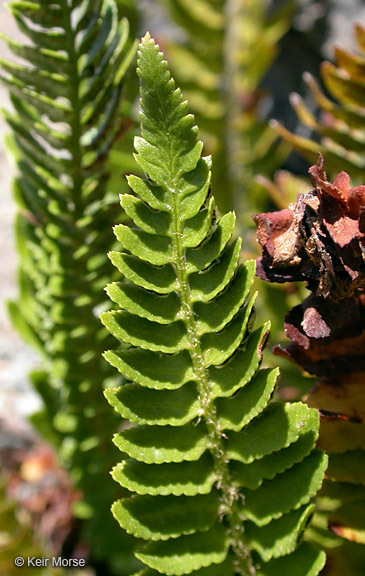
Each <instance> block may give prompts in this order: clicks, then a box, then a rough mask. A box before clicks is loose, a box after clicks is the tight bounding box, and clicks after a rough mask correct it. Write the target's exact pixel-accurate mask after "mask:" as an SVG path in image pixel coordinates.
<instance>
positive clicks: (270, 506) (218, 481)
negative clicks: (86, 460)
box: [101, 34, 326, 576]
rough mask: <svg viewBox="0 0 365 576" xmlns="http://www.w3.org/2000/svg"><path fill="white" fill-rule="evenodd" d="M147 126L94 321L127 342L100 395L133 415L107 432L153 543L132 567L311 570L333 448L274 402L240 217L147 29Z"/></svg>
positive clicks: (140, 533)
mask: <svg viewBox="0 0 365 576" xmlns="http://www.w3.org/2000/svg"><path fill="white" fill-rule="evenodd" d="M139 58H140V59H139V69H138V74H139V76H140V82H141V133H142V134H141V137H137V138H136V140H135V148H136V151H137V154H136V160H137V162H138V164H139V165H140V167H141V168H142V169H143V170H144V171H145V173H146V174H147V175H148V177H147V178H146V179H141V178H139V177H137V176H130V177H129V179H128V180H129V185H130V187H131V189H132V191H133V192H134V194H125V195H122V197H121V204H122V206H123V208H124V210H125V211H126V213H127V214H128V215H129V216H130V218H131V220H132V221H133V222H134V224H135V225H136V227H128V226H124V225H118V226H116V227H115V233H116V236H117V239H118V240H119V242H120V243H121V244H122V246H123V250H122V252H111V253H110V258H111V260H112V262H113V264H114V265H115V266H116V267H117V268H118V270H119V271H120V273H121V274H122V279H121V280H120V281H119V282H114V283H112V284H109V286H108V287H107V292H108V294H109V296H110V298H111V299H112V300H113V301H114V302H115V303H116V304H117V305H118V309H116V310H113V311H106V312H104V313H103V314H102V316H101V318H102V322H103V324H104V325H105V326H106V327H107V328H108V330H109V331H110V332H111V333H112V334H113V335H114V336H115V337H116V338H117V339H119V340H120V341H121V346H120V348H119V349H118V350H112V351H108V352H106V354H105V357H106V359H107V360H108V361H109V362H110V363H111V364H112V365H113V366H115V367H116V368H117V369H118V370H119V372H121V374H122V375H123V376H124V378H125V379H126V383H125V384H124V385H122V386H121V387H119V388H110V389H108V390H107V391H106V392H105V395H106V397H107V399H108V401H109V403H110V404H111V405H112V406H113V407H114V408H115V410H116V411H117V412H118V413H119V414H120V415H121V416H122V417H123V418H125V419H128V420H129V421H130V426H128V427H124V428H122V430H121V431H120V432H119V433H118V434H116V436H115V439H114V441H115V444H116V445H117V446H118V448H119V449H120V450H121V451H122V452H123V460H122V462H121V463H120V464H118V465H117V466H116V467H115V468H114V470H113V477H114V479H115V480H116V481H117V482H119V483H120V484H121V486H122V487H123V488H124V489H128V490H129V491H130V492H132V493H134V494H133V495H132V496H129V497H126V498H122V499H120V500H118V501H117V502H115V503H114V505H113V514H114V516H115V517H116V519H117V520H118V522H119V524H120V525H121V527H122V528H123V529H124V530H125V531H126V532H128V533H129V534H132V535H133V536H135V537H136V538H139V539H142V540H146V541H147V544H146V545H144V546H141V548H140V549H139V550H138V552H137V553H136V556H137V557H138V558H139V559H140V560H141V561H142V562H143V563H144V564H145V565H146V569H145V570H143V571H142V572H139V573H138V575H139V576H157V574H166V575H171V576H179V575H182V574H190V573H193V574H194V575H196V576H208V575H209V576H215V575H217V576H218V575H219V576H233V575H239V576H251V575H255V574H257V575H261V576H274V575H275V576H279V575H280V576H282V575H283V574H290V576H315V575H317V574H318V573H319V571H320V570H321V569H322V567H323V565H324V555H323V553H321V552H318V551H317V550H316V549H315V548H313V547H311V545H309V544H307V543H304V544H302V545H301V546H300V547H299V548H298V547H297V545H298V540H299V538H300V537H301V535H302V533H303V530H304V528H305V526H306V524H307V522H308V521H309V519H310V517H311V515H312V512H313V504H312V503H311V499H312V497H313V496H314V495H315V493H316V492H317V490H318V489H319V488H320V486H321V483H322V478H323V473H324V470H325V468H326V456H325V455H324V454H323V453H322V452H321V451H319V450H317V449H315V448H314V445H315V442H316V438H317V434H318V414H317V411H316V410H313V409H310V408H308V407H307V406H306V405H304V404H301V403H296V404H292V405H289V404H287V405H283V404H278V403H270V399H271V396H272V394H273V391H274V388H275V382H276V378H277V372H278V371H277V369H274V370H271V369H262V370H260V369H259V366H260V362H261V359H262V351H263V348H264V345H265V342H266V340H267V337H268V334H269V323H266V324H264V326H262V327H260V328H257V329H256V330H254V329H253V319H254V312H253V303H254V300H255V296H253V297H252V296H251V297H250V296H249V290H250V286H251V284H252V282H253V278H254V274H255V266H254V262H252V261H249V262H246V263H245V264H239V262H238V261H239V254H240V248H241V241H240V239H233V238H232V235H233V230H234V222H235V218H234V214H233V213H228V214H226V215H225V216H222V217H219V214H218V212H217V210H216V208H215V201H214V198H213V197H212V196H211V195H210V168H211V161H210V159H209V158H207V157H201V152H202V143H201V142H200V141H198V139H197V127H196V126H195V121H194V117H193V116H192V115H191V114H188V112H187V102H186V101H184V100H183V99H182V96H181V92H180V90H179V89H175V83H174V80H173V79H172V78H171V76H170V73H169V71H168V70H167V63H166V62H165V61H164V60H163V55H162V54H161V53H160V52H159V49H158V46H157V45H156V44H155V42H154V41H153V39H151V38H150V36H149V35H148V34H147V36H146V37H145V39H144V40H143V42H142V44H141V46H140V52H139Z"/></svg>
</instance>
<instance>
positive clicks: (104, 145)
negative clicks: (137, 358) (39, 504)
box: [0, 0, 136, 570]
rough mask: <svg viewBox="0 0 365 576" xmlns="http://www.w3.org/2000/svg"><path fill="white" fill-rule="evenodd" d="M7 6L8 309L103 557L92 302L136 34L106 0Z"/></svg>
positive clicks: (106, 494)
mask: <svg viewBox="0 0 365 576" xmlns="http://www.w3.org/2000/svg"><path fill="white" fill-rule="evenodd" d="M9 9H10V11H11V13H12V15H13V16H14V18H15V20H16V22H17V24H18V27H19V28H20V30H21V31H22V32H23V33H24V34H25V35H26V37H27V38H28V41H26V42H25V43H23V42H18V41H15V40H12V39H10V38H7V37H4V36H3V39H4V40H5V42H6V43H7V45H8V47H9V48H10V50H11V52H12V53H13V54H14V55H15V57H17V60H16V61H15V62H14V61H5V60H2V61H1V72H0V75H1V80H2V82H3V83H4V84H5V86H6V87H7V88H8V89H9V91H10V94H11V99H12V103H13V107H14V110H13V111H12V112H8V111H5V112H4V115H5V118H6V120H7V122H8V124H9V126H10V127H11V129H12V134H11V137H8V146H9V148H10V151H11V152H12V153H13V156H14V159H15V162H16V169H17V176H16V179H15V182H14V194H15V199H16V201H17V203H18V218H17V247H18V252H19V256H20V271H19V286H20V296H19V299H18V300H17V301H16V302H13V303H11V304H10V313H11V316H12V318H13V321H14V324H15V325H16V326H17V327H18V328H19V329H20V331H21V332H22V334H23V335H24V337H25V338H26V339H27V341H28V342H30V343H31V344H32V345H33V346H34V347H36V349H37V351H38V352H40V353H41V354H42V356H43V365H44V369H43V370H42V371H41V372H38V373H37V374H36V375H35V380H34V382H35V386H36V388H37V390H38V391H39V392H40V394H41V396H42V398H43V400H44V404H45V409H44V410H43V411H42V412H41V413H39V414H36V415H34V417H33V422H34V424H35V425H36V426H37V427H38V428H39V430H40V431H41V432H42V433H45V434H46V435H47V438H48V439H49V440H52V441H55V442H56V443H58V444H59V453H60V457H61V460H62V462H63V463H64V464H65V465H66V467H67V468H68V469H69V470H70V471H71V474H72V477H73V479H74V481H75V483H76V485H77V486H78V488H80V489H81V490H82V492H83V494H84V497H85V500H84V502H83V503H82V505H80V504H78V509H77V511H76V513H77V515H79V516H82V517H84V518H86V517H88V518H89V517H91V518H90V520H89V521H88V528H87V530H88V538H89V542H90V543H91V547H92V549H93V554H95V556H98V555H99V554H100V555H103V556H104V557H105V556H106V555H109V557H111V556H113V554H114V553H115V551H116V550H117V551H118V553H119V548H120V537H119V535H118V534H117V533H116V532H117V531H116V530H115V528H114V526H113V523H109V515H108V506H109V505H110V504H111V502H112V500H113V489H114V486H113V483H112V482H111V483H110V484H109V485H107V486H106V488H105V489H104V490H100V486H101V485H104V483H105V477H106V475H107V474H108V470H109V469H110V466H111V462H112V461H113V460H114V456H113V454H112V453H111V450H110V449H106V446H108V439H109V437H110V434H111V433H112V432H113V431H115V429H116V424H117V422H116V419H115V418H113V417H112V415H111V414H110V413H109V412H108V411H107V409H106V408H105V406H104V399H103V395H102V392H103V388H104V387H105V386H107V384H108V379H110V378H112V376H113V374H112V372H111V370H108V369H107V367H106V365H105V362H104V361H103V359H102V358H101V352H102V351H103V350H104V349H105V346H106V345H107V344H106V343H107V342H108V334H107V332H106V331H104V330H101V329H100V323H99V321H98V312H100V306H104V307H105V303H104V299H105V298H104V296H103V291H102V288H103V286H104V285H105V278H107V277H110V268H109V267H110V263H109V261H108V259H107V257H106V255H105V252H106V251H108V250H110V249H111V247H112V246H113V243H114V239H113V235H112V233H111V232H109V229H110V227H111V224H112V222H113V221H114V219H115V215H116V213H119V211H120V208H119V207H118V201H117V196H114V197H113V195H110V194H108V186H107V182H108V177H109V172H108V158H109V152H110V149H111V146H112V144H113V142H114V141H115V139H116V137H117V136H118V135H119V132H120V130H121V125H122V116H121V102H122V100H121V95H122V87H123V80H124V76H125V73H126V71H127V69H128V67H129V65H130V63H131V62H132V60H133V58H134V56H135V52H136V45H135V44H134V43H133V41H132V40H131V37H130V33H129V25H128V22H127V20H126V19H123V20H122V21H119V20H118V13H117V8H116V4H115V2H114V0H97V1H90V0H83V1H80V0H71V1H66V0H54V1H52V2H51V3H50V2H46V1H45V0H31V1H26V2H25V1H12V2H11V3H10V4H9ZM19 59H20V60H19ZM113 532H114V534H115V538H114V541H113ZM103 548H104V549H103ZM132 570H133V568H132Z"/></svg>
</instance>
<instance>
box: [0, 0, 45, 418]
mask: <svg viewBox="0 0 365 576" xmlns="http://www.w3.org/2000/svg"><path fill="white" fill-rule="evenodd" d="M0 31H1V32H5V33H6V34H7V35H9V36H11V37H13V38H19V37H20V34H19V32H18V30H17V27H16V25H15V22H14V20H13V19H12V18H11V16H10V15H9V13H8V11H7V10H6V8H5V2H2V1H1V4H0ZM8 55H9V54H8V50H7V49H6V46H5V45H4V43H3V42H1V44H0V56H1V57H7V56H8ZM0 107H9V99H8V96H7V91H6V89H5V88H4V87H3V86H2V85H1V84H0ZM6 129H7V128H6V124H5V122H4V120H3V118H2V117H1V116H0V419H4V420H5V421H6V422H7V423H8V424H10V425H18V421H19V420H20V421H24V417H25V416H26V415H28V414H30V413H32V412H34V410H35V409H37V407H38V406H39V400H38V397H37V396H36V394H35V393H34V392H33V390H32V389H31V388H30V387H29V384H28V381H27V373H28V371H29V369H30V368H31V367H32V366H36V365H37V359H36V357H35V355H34V354H33V352H32V351H31V350H30V348H29V347H28V346H26V345H25V344H24V343H23V341H22V340H21V339H20V337H19V336H18V334H17V333H16V332H15V331H14V330H13V328H12V326H11V324H10V321H9V318H8V315H7V311H6V301H7V300H9V299H12V298H15V297H16V294H17V288H16V254H15V249H14V236H13V223H14V216H15V207H14V203H13V201H12V198H11V178H12V176H11V173H12V170H11V168H10V166H9V162H8V159H7V158H6V157H5V151H4V146H3V137H4V132H5V130H6ZM19 416H20V417H21V418H19ZM19 424H20V422H19Z"/></svg>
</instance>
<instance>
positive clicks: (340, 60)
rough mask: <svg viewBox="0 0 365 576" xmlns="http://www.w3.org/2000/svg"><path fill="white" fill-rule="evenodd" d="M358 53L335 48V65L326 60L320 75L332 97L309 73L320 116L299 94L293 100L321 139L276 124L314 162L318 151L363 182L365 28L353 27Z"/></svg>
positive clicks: (331, 167)
mask: <svg viewBox="0 0 365 576" xmlns="http://www.w3.org/2000/svg"><path fill="white" fill-rule="evenodd" d="M354 32H355V37H356V38H357V41H358V51H359V54H354V53H351V52H349V51H347V50H344V49H341V48H336V50H335V59H336V64H332V63H330V62H323V64H322V68H321V76H322V80H323V83H324V85H325V88H326V89H327V91H328V93H329V95H330V96H331V98H333V99H330V98H328V97H327V96H325V94H324V93H323V92H322V90H321V88H320V87H319V85H318V83H317V82H316V80H315V79H314V78H313V77H312V76H311V75H310V74H306V75H305V77H304V79H305V81H306V83H307V85H308V87H309V89H310V91H311V92H312V95H313V97H314V99H315V101H316V104H317V106H318V109H319V111H320V113H321V116H320V118H319V119H317V118H316V117H315V116H314V115H313V114H312V113H311V112H310V110H308V108H307V107H306V105H305V104H304V102H303V100H302V98H301V97H300V96H299V95H298V94H292V97H291V102H292V105H293V107H294V109H295V111H296V113H297V115H298V117H299V119H300V120H301V121H302V122H303V124H305V125H306V126H308V128H310V129H311V130H312V131H314V133H315V134H316V135H318V137H319V140H320V142H319V143H318V142H315V141H313V140H311V139H309V138H304V137H301V136H297V135H294V134H291V133H290V132H289V131H288V130H286V129H285V128H284V127H283V126H281V125H278V124H275V126H276V128H277V131H278V132H279V134H281V135H282V136H283V137H284V138H285V140H287V141H288V142H289V143H290V144H291V145H292V146H293V147H294V150H296V151H297V152H299V153H300V154H301V155H302V156H304V158H306V159H307V160H308V161H309V162H310V163H311V164H314V163H316V161H317V157H318V151H321V153H322V155H323V157H324V158H325V160H326V166H327V169H328V170H329V171H330V172H332V171H333V172H334V173H337V172H338V169H339V167H341V169H342V170H345V171H346V172H348V173H349V174H350V176H351V178H352V179H353V180H354V181H358V182H359V184H362V183H363V180H364V174H365V152H364V150H365V112H364V101H365V50H364V42H365V27H364V26H361V25H360V24H357V25H355V27H354Z"/></svg>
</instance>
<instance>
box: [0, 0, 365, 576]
mask: <svg viewBox="0 0 365 576" xmlns="http://www.w3.org/2000/svg"><path fill="white" fill-rule="evenodd" d="M116 4H117V7H118V12H119V16H120V17H127V18H128V19H129V22H130V29H131V37H138V36H140V35H142V34H144V32H145V31H146V30H147V29H148V30H149V31H150V32H151V34H152V35H153V36H155V37H156V39H157V40H158V41H159V42H160V45H161V48H162V49H163V50H164V51H165V53H166V57H167V58H168V60H169V65H170V68H171V70H172V72H173V75H174V76H175V78H176V80H177V83H178V84H179V85H180V86H181V87H182V89H183V94H184V96H185V97H186V98H187V99H188V100H189V102H190V108H191V111H192V112H193V113H194V114H195V115H196V118H197V123H198V124H199V126H200V128H201V137H202V138H203V139H204V142H205V149H206V153H210V154H212V155H213V157H214V166H215V169H214V175H213V193H214V195H215V197H216V199H217V202H218V205H219V207H220V209H221V210H222V211H227V210H231V209H235V210H236V211H237V213H238V230H237V232H238V233H243V234H244V240H245V242H244V256H245V257H247V256H250V257H255V256H256V255H257V254H258V250H257V248H256V245H255V234H254V227H253V224H251V218H250V215H251V214H252V213H254V212H263V211H269V210H275V209H281V208H284V207H287V206H288V204H289V203H290V202H292V201H294V200H295V198H296V196H297V194H298V193H300V192H303V191H306V190H309V189H310V184H309V180H308V178H307V176H306V173H307V169H308V166H309V165H310V164H311V163H313V162H314V161H315V160H316V155H317V149H318V150H322V152H323V153H324V155H325V157H326V165H327V166H329V167H330V170H331V172H330V175H331V176H333V175H336V173H337V172H338V171H339V170H341V169H346V170H347V171H348V172H349V174H350V176H351V178H352V179H353V182H354V184H355V183H358V182H360V181H361V178H362V177H363V176H364V173H365V167H364V154H363V151H364V148H365V147H364V131H363V128H364V123H363V115H362V113H361V111H360V112H356V111H354V110H353V109H352V103H351V102H350V103H349V101H348V97H347V95H346V93H345V92H343V91H341V89H340V90H339V89H338V86H337V83H336V82H337V80H338V75H340V77H341V75H343V73H347V72H350V73H353V65H350V64H349V60H348V58H347V56H346V54H347V52H346V50H347V51H348V50H354V48H355V44H356V43H355V38H354V33H353V24H354V23H355V22H356V21H358V22H361V21H362V22H364V21H365V5H364V2H363V0H318V1H316V0H266V1H264V0H138V1H137V0H116ZM4 31H6V30H4ZM334 44H336V45H340V46H341V47H343V48H344V50H337V52H336V53H335V58H334V51H333V47H334ZM325 59H329V60H330V61H331V62H334V61H336V64H333V63H332V64H330V63H325V64H323V60H325ZM355 68H356V61H355ZM134 69H135V65H134V64H133V65H132V66H131V69H130V71H129V75H128V77H127V78H126V81H125V86H124V93H123V96H124V97H123V99H122V101H121V109H120V116H121V117H122V118H123V119H122V121H121V126H120V133H119V135H118V138H117V139H116V141H115V143H114V146H113V148H112V149H111V151H110V154H109V158H108V170H109V173H110V178H109V181H108V197H109V198H113V197H114V198H115V199H116V198H117V196H118V194H120V193H122V192H123V191H124V190H126V189H127V187H126V182H125V178H124V175H125V174H127V173H130V172H135V173H138V170H139V169H138V167H137V165H136V163H135V161H134V159H133V156H132V151H133V137H134V135H135V133H136V124H137V117H138V94H137V82H136V75H135V71H134ZM304 73H306V75H305V77H304V79H303V74H304ZM355 74H356V72H355ZM336 78H337V80H336ZM361 82H362V81H361ZM361 86H363V84H361ZM292 92H294V93H296V94H295V95H294V96H292V97H291V98H289V96H290V94H291V93H292ZM363 94H364V93H363V87H362V88H360V92H359V96H358V100H357V102H355V107H356V105H357V106H358V107H359V108H361V106H362V104H361V102H362V101H361V98H363ZM355 100H356V98H355ZM349 107H350V111H348V108H349ZM345 109H346V110H347V112H344V110H345ZM329 114H332V118H334V119H335V121H334V122H332V124H331V123H328V117H329V116H328V115H329ZM354 114H355V116H356V114H357V116H356V122H355V124H356V123H357V122H359V121H360V122H362V124H361V129H360V130H358V129H357V128H355V130H354V125H353V122H354ZM272 118H274V119H276V121H277V122H276V123H275V124H274V125H273V124H272V123H271V124H270V119H272ZM359 118H360V120H359ZM356 125H357V124H356ZM279 135H280V136H281V138H280V137H279ZM340 161H341V162H342V163H341V164H340ZM343 161H344V162H345V164H344V163H343ZM332 171H333V172H332ZM257 285H258V287H259V289H260V291H261V294H262V298H261V302H264V303H265V305H264V306H261V307H260V308H259V309H258V310H257V315H258V316H259V320H263V319H265V320H266V319H268V318H270V319H271V321H272V337H271V343H272V344H277V343H280V342H282V341H283V340H284V338H285V337H284V333H283V319H284V317H285V314H286V312H287V311H288V310H289V309H290V308H292V307H293V306H294V305H295V304H297V303H298V302H299V301H301V300H302V299H303V297H304V295H305V288H303V287H299V286H293V285H291V286H285V285H284V286H269V285H267V284H265V285H264V284H263V283H262V282H261V281H259V280H258V281H257ZM278 362H279V363H280V366H281V369H282V375H281V389H280V395H281V397H282V398H284V399H286V400H288V399H289V400H291V399H293V400H294V399H296V398H298V397H300V396H302V394H303V392H305V391H307V390H308V388H309V387H310V386H311V383H312V382H313V379H311V378H310V377H308V376H307V375H303V374H302V373H301V372H300V371H299V369H297V368H296V367H295V366H291V365H289V366H288V364H287V362H285V361H282V359H280V360H278V358H273V357H271V356H270V354H268V355H267V357H266V363H267V364H269V365H270V364H275V365H277V364H278ZM35 377H36V376H35ZM0 434H2V432H0ZM110 446H111V444H110ZM1 457H2V459H3V460H5V468H6V461H7V459H8V455H7V453H6V454H4V453H2V454H1ZM5 481H6V484H7V485H8V484H9V482H8V476H6V475H5ZM6 493H7V488H5V487H3V488H2V491H1V494H0V498H1V502H2V503H1V504H0V510H1V512H0V518H2V519H3V518H5V519H6V521H5V524H6V525H9V526H15V525H16V526H17V528H16V529H15V528H14V530H12V534H14V535H18V536H16V537H15V540H14V542H15V544H14V546H15V548H16V549H17V550H18V546H19V549H20V547H21V546H27V547H28V548H29V547H30V548H29V549H31V550H33V548H32V547H33V546H35V547H36V549H37V550H38V549H39V550H41V551H42V550H43V548H42V547H43V545H44V542H43V541H42V538H38V537H37V536H34V534H32V527H31V525H30V524H31V522H29V520H27V521H25V522H24V519H23V517H22V514H21V512H20V513H19V512H17V508H16V507H15V504H14V502H16V500H17V495H16V493H15V494H12V500H11V501H10V500H9V499H5V495H6ZM9 502H10V503H9ZM18 505H19V506H20V508H21V507H22V506H21V503H18ZM70 507H71V505H70ZM68 513H69V511H68V512H67V513H66V512H65V514H68ZM4 515H5V516H4ZM85 521H87V520H85ZM7 523H8V524H7ZM100 529H101V530H103V526H101V527H100ZM6 530H8V529H6ZM6 530H4V529H3V528H1V534H2V535H3V536H2V538H3V539H2V540H1V541H0V566H3V565H4V564H1V562H5V561H6V560H3V558H5V554H7V553H8V552H7V551H8V550H9V549H11V545H12V544H11V543H10V539H9V535H8V536H7V535H6V534H8V532H9V530H8V532H6ZM4 534H5V536H4ZM75 534H76V535H75ZM70 538H76V539H77V538H78V532H77V530H76V532H75V530H74V528H73V527H72V523H71V525H70V527H69V535H68V536H65V537H64V543H63V545H61V546H60V550H62V546H63V549H64V550H67V546H69V539H70ZM4 542H5V544H4ZM1 543H3V544H1ZM1 546H3V547H1ZM349 546H351V544H349ZM9 547H10V548H9ZM44 550H47V551H48V550H49V543H47V542H46V543H45V548H44ZM350 552H351V550H350ZM44 554H45V552H44V551H42V553H40V555H44ZM85 554H86V552H85ZM351 554H352V552H351ZM357 554H358V553H357V552H354V553H353V557H354V562H355V564H356V558H357ZM6 566H8V565H6ZM339 566H340V563H339ZM102 569H103V570H104V572H103V576H104V574H106V573H105V570H106V568H105V566H103V568H102ZM96 570H97V568H96ZM1 573H4V574H5V575H7V574H9V576H11V575H12V572H11V571H10V567H7V568H4V570H3V571H1ZM99 573H101V572H99ZM342 573H344V572H342ZM355 573H357V572H354V574H355ZM47 576H48V573H47Z"/></svg>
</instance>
